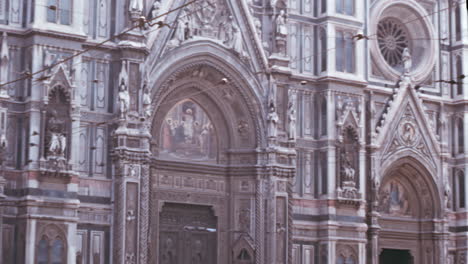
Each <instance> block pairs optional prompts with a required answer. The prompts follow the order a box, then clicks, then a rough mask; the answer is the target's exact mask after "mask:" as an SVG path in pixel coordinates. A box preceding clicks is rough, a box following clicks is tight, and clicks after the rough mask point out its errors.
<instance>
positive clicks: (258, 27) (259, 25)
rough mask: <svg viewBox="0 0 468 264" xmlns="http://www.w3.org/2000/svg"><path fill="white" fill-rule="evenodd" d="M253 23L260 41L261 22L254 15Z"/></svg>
mask: <svg viewBox="0 0 468 264" xmlns="http://www.w3.org/2000/svg"><path fill="white" fill-rule="evenodd" d="M254 25H255V31H256V32H257V36H258V39H259V40H260V42H261V41H262V22H260V19H258V18H256V17H254Z"/></svg>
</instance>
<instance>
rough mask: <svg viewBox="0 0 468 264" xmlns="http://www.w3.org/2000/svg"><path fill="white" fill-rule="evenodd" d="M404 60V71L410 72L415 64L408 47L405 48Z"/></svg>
mask: <svg viewBox="0 0 468 264" xmlns="http://www.w3.org/2000/svg"><path fill="white" fill-rule="evenodd" d="M402 62H403V69H404V73H405V74H408V73H409V72H410V70H411V66H412V65H413V62H412V59H411V54H410V52H409V49H408V48H404V49H403V54H402Z"/></svg>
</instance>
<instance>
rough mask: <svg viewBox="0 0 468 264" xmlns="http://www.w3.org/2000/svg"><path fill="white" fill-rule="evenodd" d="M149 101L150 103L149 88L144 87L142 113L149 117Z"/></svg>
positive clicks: (150, 110)
mask: <svg viewBox="0 0 468 264" xmlns="http://www.w3.org/2000/svg"><path fill="white" fill-rule="evenodd" d="M151 103H152V100H151V95H150V92H149V89H148V88H145V89H144V92H143V115H144V117H145V118H149V117H151V113H152V109H151V108H152V105H151Z"/></svg>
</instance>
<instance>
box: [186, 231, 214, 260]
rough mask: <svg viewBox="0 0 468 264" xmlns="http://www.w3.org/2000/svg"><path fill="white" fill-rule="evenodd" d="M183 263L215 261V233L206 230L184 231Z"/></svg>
mask: <svg viewBox="0 0 468 264" xmlns="http://www.w3.org/2000/svg"><path fill="white" fill-rule="evenodd" d="M185 237H186V239H185V241H186V243H187V244H188V245H187V246H186V247H184V249H185V252H184V257H185V260H184V262H183V263H184V264H214V263H216V235H215V234H214V233H208V232H196V231H195V232H194V231H187V232H185Z"/></svg>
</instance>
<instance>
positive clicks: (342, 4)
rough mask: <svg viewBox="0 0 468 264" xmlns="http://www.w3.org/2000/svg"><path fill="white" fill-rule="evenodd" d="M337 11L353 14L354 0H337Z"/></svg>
mask: <svg viewBox="0 0 468 264" xmlns="http://www.w3.org/2000/svg"><path fill="white" fill-rule="evenodd" d="M336 12H337V13H340V14H344V15H348V16H353V15H354V0H336Z"/></svg>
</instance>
